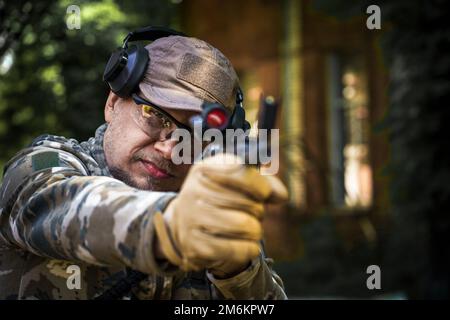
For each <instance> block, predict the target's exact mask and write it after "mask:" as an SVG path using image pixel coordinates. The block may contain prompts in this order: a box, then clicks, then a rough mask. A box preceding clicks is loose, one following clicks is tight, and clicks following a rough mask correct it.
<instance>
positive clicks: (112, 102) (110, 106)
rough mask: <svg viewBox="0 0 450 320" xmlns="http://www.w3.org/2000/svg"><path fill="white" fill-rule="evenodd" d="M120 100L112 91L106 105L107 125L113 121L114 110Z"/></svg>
mask: <svg viewBox="0 0 450 320" xmlns="http://www.w3.org/2000/svg"><path fill="white" fill-rule="evenodd" d="M118 100H119V96H118V95H117V94H115V93H114V92H112V91H110V92H109V95H108V99H107V100H106V103H105V121H106V122H107V123H110V122H111V120H112V117H113V113H114V108H115V107H116V105H117V102H118Z"/></svg>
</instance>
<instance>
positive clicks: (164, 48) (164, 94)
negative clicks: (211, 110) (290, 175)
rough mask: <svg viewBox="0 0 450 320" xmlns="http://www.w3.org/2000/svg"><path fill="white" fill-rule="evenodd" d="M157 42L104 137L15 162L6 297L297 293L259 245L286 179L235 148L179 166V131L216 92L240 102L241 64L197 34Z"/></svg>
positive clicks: (8, 198) (113, 98) (0, 255)
mask: <svg viewBox="0 0 450 320" xmlns="http://www.w3.org/2000/svg"><path fill="white" fill-rule="evenodd" d="M145 49H146V50H147V51H148V56H149V58H150V60H149V61H150V62H149V63H148V66H147V68H146V71H145V75H144V77H143V79H142V80H141V81H140V82H139V86H138V88H135V90H134V94H133V95H132V97H126V98H121V97H119V96H118V95H116V94H115V93H113V92H111V93H110V94H109V97H108V99H107V101H106V105H105V120H106V123H105V124H104V125H102V126H100V127H99V128H98V129H97V131H96V133H95V137H93V138H90V139H89V140H88V141H85V142H81V143H78V142H77V141H76V140H74V139H66V138H64V137H58V136H51V135H43V136H40V137H38V138H36V139H35V140H34V141H33V142H32V144H31V145H30V147H29V148H26V149H24V150H22V151H21V152H19V153H18V154H17V155H16V156H15V157H14V158H13V159H11V160H10V161H9V162H8V164H7V165H6V167H5V174H4V179H3V182H2V186H1V189H0V196H1V202H0V298H2V299H93V298H97V299H116V298H137V299H223V298H226V299H284V298H286V295H285V293H284V291H283V285H282V281H281V279H280V278H279V277H278V276H277V275H276V274H275V273H274V272H273V271H272V269H271V260H270V259H267V258H265V256H264V252H263V250H262V248H260V246H259V244H260V240H261V238H262V228H261V218H262V214H263V206H264V203H266V202H275V203H276V202H280V201H283V200H284V199H285V198H286V190H285V188H284V186H283V185H282V184H281V183H280V181H279V180H277V179H276V178H275V177H265V176H261V175H260V174H259V173H258V172H257V171H256V169H254V168H250V167H248V166H243V165H241V164H238V163H236V162H234V163H233V161H234V160H235V159H234V156H232V155H219V156H214V157H210V158H208V159H205V160H203V161H201V162H199V163H196V164H194V165H192V166H191V165H189V164H180V165H175V164H174V163H173V162H172V161H171V153H172V150H173V148H174V146H175V144H176V141H173V140H172V139H170V137H171V135H172V134H173V132H174V130H176V129H178V128H183V127H187V126H188V123H189V119H190V117H191V116H192V115H194V114H198V113H199V112H200V111H201V105H202V103H203V102H204V101H209V102H219V103H221V104H223V105H224V106H225V107H226V108H228V109H229V110H230V111H232V110H233V109H234V107H235V95H236V90H237V88H238V78H237V76H236V73H235V71H234V70H233V67H232V66H231V64H230V63H229V61H228V60H227V59H226V58H225V56H224V55H223V54H222V53H221V52H219V51H218V50H217V49H216V48H214V47H212V46H211V45H209V44H207V43H205V42H203V41H201V40H198V39H195V38H188V37H182V36H170V37H164V38H161V39H158V40H156V41H154V42H152V43H151V44H150V45H147V46H146V47H145ZM187 55H189V57H196V58H197V60H198V61H203V62H204V63H202V64H201V68H200V67H199V68H196V67H195V66H193V65H192V64H189V61H187V59H185V58H186V57H187ZM218 68H219V69H218ZM180 70H187V73H185V75H188V76H186V77H184V76H182V75H180V74H181V72H180ZM214 70H215V71H217V70H221V71H220V72H219V73H220V74H221V75H223V77H222V78H221V79H220V78H217V77H218V75H217V72H213V71H214ZM196 77H197V78H202V79H203V81H197V82H196ZM205 77H206V78H205ZM217 80H220V81H217ZM228 81H230V82H228ZM225 82H226V83H225ZM217 97H220V98H219V99H217ZM218 100H220V101H218ZM224 160H228V161H225V162H226V163H225V162H224ZM224 163H225V164H224Z"/></svg>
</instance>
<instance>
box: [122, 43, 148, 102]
mask: <svg viewBox="0 0 450 320" xmlns="http://www.w3.org/2000/svg"><path fill="white" fill-rule="evenodd" d="M129 50H130V51H129V53H128V63H127V68H126V70H127V71H128V74H127V76H128V77H127V81H125V83H124V84H123V86H122V88H121V90H120V94H119V95H120V96H121V97H129V96H131V94H132V93H133V92H136V91H137V89H138V87H139V82H141V80H142V78H143V77H144V75H145V72H146V70H147V66H148V63H149V60H150V59H149V56H148V51H147V50H146V49H145V48H144V47H143V46H142V45H141V44H136V45H133V46H131V47H130V49H129ZM133 55H134V56H135V59H134V63H133V59H131V58H132V56H133ZM124 71H125V70H124Z"/></svg>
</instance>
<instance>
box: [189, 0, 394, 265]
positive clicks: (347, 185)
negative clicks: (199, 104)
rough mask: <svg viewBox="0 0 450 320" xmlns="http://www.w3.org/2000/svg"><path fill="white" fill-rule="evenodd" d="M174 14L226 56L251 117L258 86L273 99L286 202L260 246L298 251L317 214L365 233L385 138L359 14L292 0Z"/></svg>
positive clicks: (375, 71)
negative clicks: (339, 14)
mask: <svg viewBox="0 0 450 320" xmlns="http://www.w3.org/2000/svg"><path fill="white" fill-rule="evenodd" d="M180 16H181V19H180V24H181V28H182V29H183V30H185V31H186V32H187V33H188V34H190V35H192V36H196V37H198V38H201V39H204V40H206V41H208V42H210V43H211V44H213V45H214V46H216V47H218V48H219V49H220V50H221V51H222V52H224V54H225V55H226V56H228V57H229V58H230V59H231V61H232V63H233V65H234V66H235V68H236V69H237V72H238V74H239V76H240V79H241V85H242V87H243V89H244V94H245V107H246V109H247V114H248V116H249V118H250V119H251V120H252V121H255V120H256V114H257V108H258V105H259V99H260V95H261V94H264V95H273V96H275V97H277V98H279V99H280V101H281V102H282V111H281V114H280V115H279V119H278V123H279V127H280V137H281V139H280V140H281V142H280V151H281V158H282V159H281V161H282V166H281V170H280V176H281V177H282V178H283V180H284V181H285V182H286V184H287V185H288V187H289V190H290V203H289V205H288V206H287V207H284V208H273V209H272V210H271V211H270V213H269V214H268V217H267V219H266V222H265V223H266V235H267V238H270V239H269V240H270V241H268V249H269V252H270V253H271V254H272V255H273V256H275V257H279V258H282V259H283V258H286V259H295V258H296V257H297V256H298V255H301V254H302V252H303V250H302V247H301V243H302V241H301V235H300V237H299V235H298V230H297V229H296V226H297V227H298V225H299V224H300V223H301V222H302V221H304V220H310V219H313V218H314V217H315V216H317V215H322V214H327V215H331V217H332V219H333V220H334V221H335V223H336V226H337V228H338V232H340V233H341V235H342V237H343V240H344V241H345V242H346V243H347V244H348V245H349V246H352V245H353V244H354V242H355V241H356V242H357V241H369V242H371V241H372V242H375V241H376V237H377V232H376V229H377V227H378V225H377V224H379V223H382V222H383V217H384V214H385V209H386V207H387V205H388V203H387V194H386V190H387V181H386V179H385V178H383V176H382V170H383V167H384V166H385V165H386V161H387V157H388V146H387V142H386V141H387V140H386V138H385V137H384V136H382V135H380V134H377V133H376V130H375V129H374V128H375V127H376V125H377V123H378V122H379V121H380V120H381V119H382V117H383V115H384V112H385V108H386V98H385V90H386V85H387V81H386V74H385V71H384V69H383V67H382V65H381V62H380V60H381V58H380V54H379V52H378V48H377V47H376V45H375V43H376V41H375V40H376V38H377V36H378V35H379V33H378V32H376V31H371V30H368V29H367V28H366V18H367V17H365V16H361V17H358V18H354V19H351V20H346V21H338V20H336V19H335V18H331V17H329V16H326V15H325V14H323V13H320V12H318V11H317V10H315V9H314V6H313V3H312V1H295V0H285V1H274V0H249V1H243V2H242V1H239V2H238V1H219V0H197V1H184V2H182V3H181V15H180ZM294 239H295V240H294Z"/></svg>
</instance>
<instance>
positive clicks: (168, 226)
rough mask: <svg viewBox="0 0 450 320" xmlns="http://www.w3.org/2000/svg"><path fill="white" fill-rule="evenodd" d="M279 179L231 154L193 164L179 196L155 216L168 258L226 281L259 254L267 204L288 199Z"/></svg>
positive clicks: (176, 263)
mask: <svg viewBox="0 0 450 320" xmlns="http://www.w3.org/2000/svg"><path fill="white" fill-rule="evenodd" d="M286 198H287V190H286V188H285V187H284V185H283V184H282V183H281V181H280V180H278V179H277V178H276V177H275V176H262V175H260V173H259V172H258V171H257V170H256V168H253V167H249V166H244V165H242V164H239V163H238V162H237V158H236V157H235V156H234V155H230V154H220V155H216V156H214V157H210V158H207V159H206V160H204V161H202V162H199V163H197V164H194V165H193V166H192V168H191V170H190V172H189V174H188V176H187V178H186V180H185V182H184V184H183V186H182V188H181V191H180V193H179V195H178V196H177V197H176V198H175V199H174V200H173V201H172V202H171V203H170V204H169V205H168V207H167V209H166V210H165V212H164V217H163V216H162V215H161V213H157V214H156V215H155V216H154V223H155V229H156V234H157V237H158V240H159V243H160V246H161V250H162V252H163V253H164V255H165V256H166V257H167V259H168V260H169V261H170V262H171V263H173V264H175V265H178V266H179V267H180V268H181V269H182V270H184V271H198V270H201V269H208V270H209V271H211V272H212V273H213V274H214V275H216V276H219V277H226V276H227V275H231V274H233V273H236V272H237V271H241V270H243V269H244V268H245V267H246V266H247V265H248V264H249V262H250V261H251V260H252V259H253V258H255V257H257V256H258V255H259V241H260V240H261V238H262V226H261V219H262V216H263V212H264V203H267V202H271V203H278V202H282V201H284V200H286Z"/></svg>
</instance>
